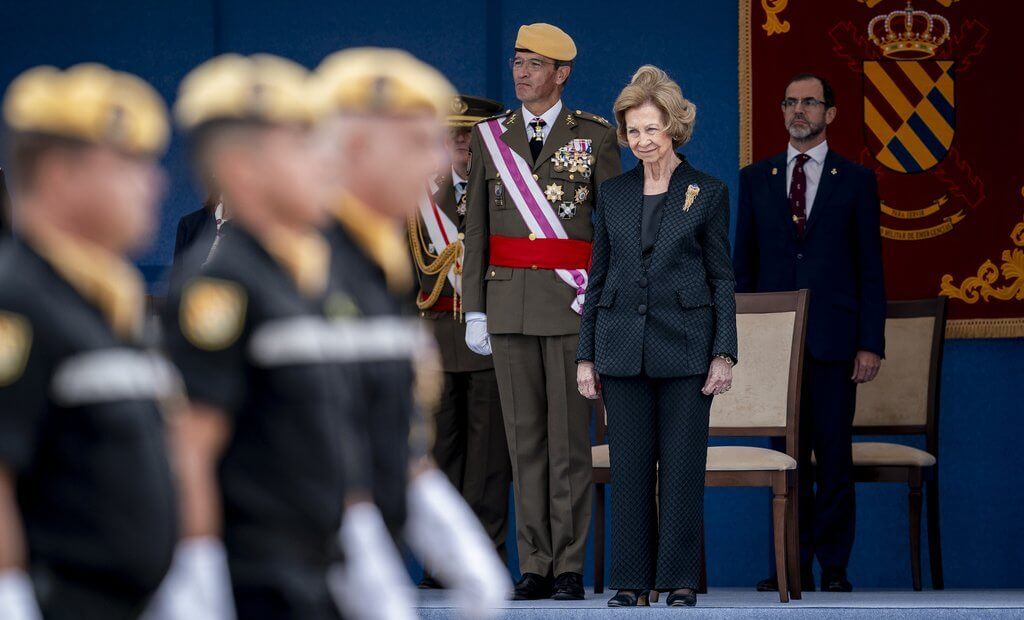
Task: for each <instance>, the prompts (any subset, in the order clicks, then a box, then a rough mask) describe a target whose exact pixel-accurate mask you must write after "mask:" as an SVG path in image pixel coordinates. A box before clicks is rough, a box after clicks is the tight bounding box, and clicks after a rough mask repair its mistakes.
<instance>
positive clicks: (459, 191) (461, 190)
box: [455, 181, 466, 203]
mask: <svg viewBox="0 0 1024 620" xmlns="http://www.w3.org/2000/svg"><path fill="white" fill-rule="evenodd" d="M465 195H466V182H465V181H459V182H458V183H456V184H455V202H456V203H460V202H462V197H463V196H465Z"/></svg>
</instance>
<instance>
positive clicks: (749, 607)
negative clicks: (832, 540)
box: [420, 588, 1024, 620]
mask: <svg viewBox="0 0 1024 620" xmlns="http://www.w3.org/2000/svg"><path fill="white" fill-rule="evenodd" d="M612 594H614V592H612V593H609V592H605V593H604V594H597V595H595V594H594V593H593V592H588V593H587V598H586V600H584V601H575V602H559V601H550V600H547V601H529V602H527V601H509V602H507V603H506V604H505V608H504V609H503V610H501V613H499V614H498V617H500V618H516V619H519V618H522V619H526V618H536V619H547V618H551V619H555V618H558V619H576V618H612V617H615V618H622V617H623V616H628V617H629V618H650V617H658V618H666V617H668V616H667V615H668V614H675V615H678V614H685V615H686V617H687V618H716V619H717V618H723V619H724V618H780V617H782V618H822V619H832V618H836V619H840V618H842V619H846V618H857V619H861V618H865V619H867V618H907V619H915V620H916V619H922V620H925V619H928V620H931V619H938V620H942V619H947V618H948V619H952V618H1024V590H944V591H941V592H935V591H924V592H912V591H905V590H899V591H896V590H875V591H860V592H853V593H851V594H832V593H820V592H807V593H805V594H804V598H803V600H800V601H791V602H789V603H785V604H783V603H780V602H779V599H778V597H777V596H776V595H775V594H768V593H761V592H755V591H753V590H750V589H746V588H742V589H741V588H712V589H711V591H710V592H709V593H708V594H704V595H701V596H699V597H698V600H697V607H696V608H692V609H688V608H669V607H666V606H665V598H664V597H665V595H664V594H662V598H661V600H660V601H659V602H658V603H657V604H655V605H653V606H652V607H648V608H633V609H610V608H609V607H607V605H606V603H607V601H608V599H609V598H610V597H611V595H612ZM420 597H421V598H420V617H421V618H429V619H442V618H457V617H458V615H457V614H456V612H455V610H454V609H453V608H452V607H451V605H450V604H449V602H448V597H447V595H446V594H445V593H444V592H440V591H424V592H421V593H420Z"/></svg>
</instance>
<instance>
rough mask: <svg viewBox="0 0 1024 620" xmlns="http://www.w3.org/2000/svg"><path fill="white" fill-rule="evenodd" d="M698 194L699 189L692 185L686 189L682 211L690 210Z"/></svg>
mask: <svg viewBox="0 0 1024 620" xmlns="http://www.w3.org/2000/svg"><path fill="white" fill-rule="evenodd" d="M699 193H700V188H699V187H697V186H696V185H693V184H692V183H691V184H690V186H689V187H687V188H686V200H685V201H684V202H683V211H689V210H690V207H692V206H693V201H694V200H695V199H696V198H697V194H699Z"/></svg>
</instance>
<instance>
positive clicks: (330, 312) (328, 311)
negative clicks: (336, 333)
mask: <svg viewBox="0 0 1024 620" xmlns="http://www.w3.org/2000/svg"><path fill="white" fill-rule="evenodd" d="M324 314H325V315H326V316H327V318H329V319H350V318H354V317H357V316H359V315H360V312H359V306H357V305H356V302H355V300H354V299H352V297H351V296H349V295H347V294H346V293H341V292H334V293H331V294H330V295H329V296H328V297H327V300H326V301H325V302H324Z"/></svg>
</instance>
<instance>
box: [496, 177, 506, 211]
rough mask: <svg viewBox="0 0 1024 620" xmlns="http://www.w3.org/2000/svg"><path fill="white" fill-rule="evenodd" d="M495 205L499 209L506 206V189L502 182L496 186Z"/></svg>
mask: <svg viewBox="0 0 1024 620" xmlns="http://www.w3.org/2000/svg"><path fill="white" fill-rule="evenodd" d="M494 205H495V206H497V207H503V206H505V188H504V187H502V186H501V181H498V182H496V183H495V184H494Z"/></svg>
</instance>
